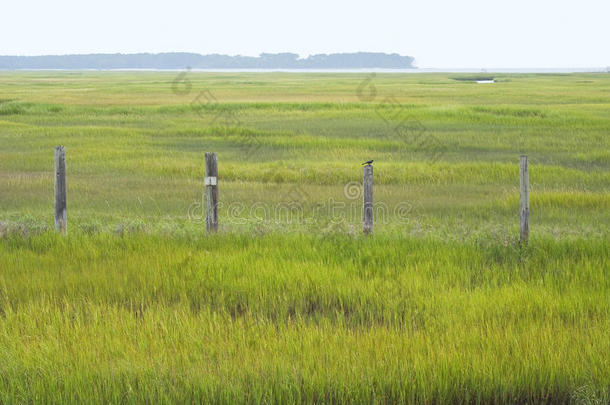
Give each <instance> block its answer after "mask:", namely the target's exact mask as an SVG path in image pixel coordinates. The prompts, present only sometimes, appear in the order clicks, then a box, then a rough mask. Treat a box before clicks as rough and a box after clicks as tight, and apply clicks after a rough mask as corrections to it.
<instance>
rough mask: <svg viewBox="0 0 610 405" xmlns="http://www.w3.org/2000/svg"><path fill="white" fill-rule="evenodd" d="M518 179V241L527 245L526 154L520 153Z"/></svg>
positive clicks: (527, 195) (528, 192)
mask: <svg viewBox="0 0 610 405" xmlns="http://www.w3.org/2000/svg"><path fill="white" fill-rule="evenodd" d="M519 180H520V181H519V186H520V187H519V188H520V198H519V205H520V209H519V211H520V218H521V235H520V241H521V243H522V244H525V245H527V242H528V240H529V236H530V181H529V168H528V164H527V155H521V162H520V176H519Z"/></svg>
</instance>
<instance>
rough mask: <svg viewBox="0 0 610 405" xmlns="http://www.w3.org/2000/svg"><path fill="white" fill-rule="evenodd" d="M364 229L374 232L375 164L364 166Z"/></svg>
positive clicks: (367, 231) (366, 233)
mask: <svg viewBox="0 0 610 405" xmlns="http://www.w3.org/2000/svg"><path fill="white" fill-rule="evenodd" d="M362 231H363V232H364V234H365V235H368V234H371V233H373V166H371V165H370V164H369V165H366V166H364V167H363V168H362Z"/></svg>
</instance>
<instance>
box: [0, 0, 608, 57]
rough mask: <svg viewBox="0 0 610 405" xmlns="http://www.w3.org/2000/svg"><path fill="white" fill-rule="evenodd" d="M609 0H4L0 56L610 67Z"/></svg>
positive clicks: (0, 29)
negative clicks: (340, 58)
mask: <svg viewBox="0 0 610 405" xmlns="http://www.w3.org/2000/svg"><path fill="white" fill-rule="evenodd" d="M609 19H610V0H462V1H459V0H427V1H426V0H421V1H417V2H416V1H411V0H408V1H387V0H371V1H358V0H350V1H343V0H340V1H332V0H324V1H322V0H302V1H298V2H296V1H288V0H283V1H280V0H250V1H227V0H215V1H188V0H174V1H155V0H147V1H142V0H104V1H102V0H53V1H48V0H45V1H32V0H16V1H10V0H5V1H3V4H2V23H1V24H0V54H1V55H40V54H66V53H97V52H104V53H106V52H109V53H114V52H122V53H133V52H165V51H187V52H197V53H203V54H206V53H224V54H230V55H236V54H241V55H258V54H259V53H261V52H294V53H298V54H300V55H301V56H307V55H309V54H313V53H331V52H353V51H376V52H396V53H400V54H403V55H411V56H414V57H415V58H416V64H417V65H418V66H420V67H445V68H446V67H476V68H490V67H604V66H608V65H610V29H609V28H608V27H610V22H609Z"/></svg>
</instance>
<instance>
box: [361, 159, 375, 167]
mask: <svg viewBox="0 0 610 405" xmlns="http://www.w3.org/2000/svg"><path fill="white" fill-rule="evenodd" d="M372 164H373V159H371V160H367V161H366V162H364V163H363V164H362V166H364V165H369V166H370V165H372Z"/></svg>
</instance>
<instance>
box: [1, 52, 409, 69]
mask: <svg viewBox="0 0 610 405" xmlns="http://www.w3.org/2000/svg"><path fill="white" fill-rule="evenodd" d="M413 61H414V58H413V57H411V56H402V55H398V54H396V53H393V54H386V53H377V52H356V53H332V54H318V55H311V56H309V57H307V58H299V55H297V54H296V53H275V54H274V53H262V54H260V56H258V57H253V56H228V55H220V54H211V55H200V54H196V53H178V52H175V53H157V54H151V53H136V54H119V53H117V54H89V55H48V56H0V69H8V70H10V69H183V68H185V67H187V66H188V67H191V68H196V69H362V68H386V69H409V68H414V66H413Z"/></svg>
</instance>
